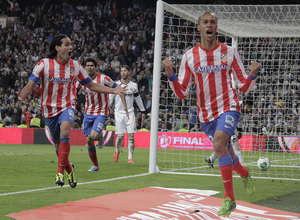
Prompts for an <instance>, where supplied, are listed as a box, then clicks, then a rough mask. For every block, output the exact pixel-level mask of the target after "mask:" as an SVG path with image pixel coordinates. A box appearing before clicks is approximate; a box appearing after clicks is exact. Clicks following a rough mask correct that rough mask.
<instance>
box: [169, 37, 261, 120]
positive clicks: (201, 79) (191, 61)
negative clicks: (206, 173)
mask: <svg viewBox="0 0 300 220" xmlns="http://www.w3.org/2000/svg"><path fill="white" fill-rule="evenodd" d="M231 77H233V80H234V81H235V83H236V85H237V87H238V88H239V90H240V91H242V92H244V93H246V92H247V91H249V90H250V89H251V88H253V86H254V85H255V82H256V80H251V79H250V77H249V76H248V75H247V73H246V71H245V68H244V66H243V63H242V60H241V58H240V55H239V53H238V52H237V51H236V49H235V48H233V47H230V46H227V45H225V44H223V43H220V42H219V41H217V45H216V47H215V48H214V49H211V50H206V49H204V48H202V47H201V44H198V45H197V46H195V47H193V48H192V49H190V50H188V51H187V52H186V53H185V54H184V55H183V57H182V60H181V65H180V72H179V76H178V78H177V79H176V80H174V81H172V80H171V79H169V83H170V86H171V88H172V89H173V91H174V92H175V93H176V95H177V96H178V97H179V98H180V99H183V98H184V97H186V96H187V94H188V93H189V90H190V87H191V84H192V79H193V81H194V83H195V89H196V91H195V93H196V102H197V108H198V116H199V120H200V122H204V123H207V122H210V121H213V120H214V119H216V118H218V117H219V116H220V115H221V114H222V113H224V112H227V111H240V104H239V100H238V99H239V97H238V92H237V90H236V89H234V88H233V86H232V78H231ZM172 78H173V77H172ZM175 78H176V77H175ZM175 78H174V79H175Z"/></svg>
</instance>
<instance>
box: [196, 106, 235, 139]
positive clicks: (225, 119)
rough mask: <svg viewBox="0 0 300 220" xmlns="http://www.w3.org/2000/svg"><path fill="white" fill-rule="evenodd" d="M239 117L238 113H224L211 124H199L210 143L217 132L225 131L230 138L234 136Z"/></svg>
mask: <svg viewBox="0 0 300 220" xmlns="http://www.w3.org/2000/svg"><path fill="white" fill-rule="evenodd" d="M240 115H241V113H240V112H237V111H228V112H224V113H223V114H221V115H220V116H219V117H218V118H216V119H215V120H213V121H211V122H208V123H202V122H201V123H200V124H201V126H202V129H203V131H204V133H205V134H206V136H207V137H208V138H209V140H210V141H211V142H213V139H214V136H215V132H216V131H217V130H221V131H225V132H226V133H227V134H228V135H229V136H230V137H231V136H232V135H233V134H234V131H235V128H236V126H237V124H238V122H239V118H240ZM229 140H230V139H229Z"/></svg>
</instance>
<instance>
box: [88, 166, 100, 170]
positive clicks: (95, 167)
mask: <svg viewBox="0 0 300 220" xmlns="http://www.w3.org/2000/svg"><path fill="white" fill-rule="evenodd" d="M98 170H99V166H94V165H93V166H92V167H91V169H89V171H98Z"/></svg>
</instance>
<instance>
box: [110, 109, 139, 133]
mask: <svg viewBox="0 0 300 220" xmlns="http://www.w3.org/2000/svg"><path fill="white" fill-rule="evenodd" d="M115 125H116V130H115V133H116V134H125V133H126V131H127V132H128V134H133V133H136V124H135V115H134V111H132V112H129V120H128V118H127V115H126V114H122V113H118V112H115Z"/></svg>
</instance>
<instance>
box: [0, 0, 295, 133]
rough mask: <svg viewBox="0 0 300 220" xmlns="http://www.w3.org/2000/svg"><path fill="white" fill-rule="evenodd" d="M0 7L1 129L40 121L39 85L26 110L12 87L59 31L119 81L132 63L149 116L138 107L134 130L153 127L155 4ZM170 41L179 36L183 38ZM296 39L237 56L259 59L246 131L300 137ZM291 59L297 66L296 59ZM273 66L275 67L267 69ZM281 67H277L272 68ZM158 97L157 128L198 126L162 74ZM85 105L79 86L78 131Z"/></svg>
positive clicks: (80, 55) (78, 56)
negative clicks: (8, 21) (5, 23)
mask: <svg viewBox="0 0 300 220" xmlns="http://www.w3.org/2000/svg"><path fill="white" fill-rule="evenodd" d="M4 4H6V7H3V8H1V9H0V15H1V16H2V17H3V16H9V17H17V19H16V20H15V21H14V23H13V26H12V27H8V28H3V29H0V123H1V124H2V125H3V126H19V125H20V124H25V125H27V126H30V121H31V119H32V118H40V119H41V120H42V116H41V108H40V99H39V97H40V93H41V89H40V88H39V87H37V88H36V89H35V90H34V92H33V94H32V95H31V96H30V97H28V98H27V99H26V100H25V102H26V107H25V108H24V107H23V108H22V107H21V105H20V103H19V102H18V101H17V100H18V98H17V92H20V91H21V89H22V88H23V87H24V86H25V85H26V82H27V80H28V77H29V76H30V75H31V73H32V70H33V68H34V66H35V65H36V63H37V62H38V61H39V60H40V59H42V58H44V57H46V55H47V53H48V46H49V42H50V41H51V40H52V38H53V36H54V35H56V34H58V33H62V34H66V35H67V36H69V37H70V39H71V41H72V46H73V55H72V56H73V59H75V60H78V61H80V62H81V63H82V64H84V62H85V59H86V58H88V57H92V58H94V59H96V60H97V63H98V68H99V70H98V72H101V73H104V74H106V75H108V76H109V77H111V78H112V79H113V80H115V81H116V80H118V79H119V78H120V66H121V65H125V64H126V65H129V66H130V67H131V69H132V80H133V81H134V82H136V83H137V84H138V86H139V90H140V91H139V92H140V95H141V97H142V100H143V101H144V106H145V108H146V112H147V117H146V119H145V120H143V121H142V117H141V113H140V112H139V111H138V108H136V110H137V117H136V123H137V128H138V129H141V128H146V129H150V120H151V99H152V97H151V95H152V77H153V74H152V70H153V54H154V34H155V33H154V26H155V8H154V7H146V6H145V5H144V4H143V3H141V2H138V1H133V3H132V5H130V6H129V7H122V6H121V5H118V3H117V1H112V0H110V1H106V2H103V3H102V2H99V1H98V2H94V3H93V4H87V5H84V4H80V5H75V4H73V3H72V2H68V1H61V2H59V1H57V2H53V1H37V4H30V5H29V4H27V5H21V4H20V2H18V1H16V0H11V1H10V0H7V2H4ZM19 4H20V5H19ZM172 31H174V30H172V28H170V29H168V28H166V30H165V31H164V32H165V33H167V34H168V32H170V38H171V37H172V33H171V32H172ZM183 35H184V34H183ZM183 35H182V36H183ZM185 37H186V36H185ZM174 39H175V41H176V40H178V41H180V40H182V39H180V36H179V37H178V36H177V37H174ZM174 39H173V40H174ZM294 41H295V42H293V44H291V45H294V47H293V48H291V47H290V46H289V43H290V42H287V41H285V42H282V43H278V42H277V44H276V42H273V41H272V39H268V40H266V41H264V42H262V43H260V44H254V42H250V41H249V42H247V41H245V44H244V47H243V48H241V51H240V53H241V55H242V56H245V57H246V56H249V57H248V58H245V60H250V59H251V58H254V59H257V60H258V62H261V64H262V71H261V73H260V77H259V78H260V79H259V80H258V82H257V85H256V87H255V89H254V91H252V92H251V93H250V94H248V96H247V97H256V98H251V101H250V102H248V101H245V103H244V105H243V109H242V111H243V113H244V114H243V115H244V117H243V121H242V124H243V128H244V131H245V132H257V133H265V134H276V133H277V134H278V133H280V134H295V135H298V134H299V132H300V122H299V114H300V71H299V66H300V64H299V52H297V48H299V46H300V45H299V39H294ZM280 44H281V45H282V44H286V45H287V47H286V48H288V49H286V50H289V51H280V50H279V48H277V47H276V46H274V45H280ZM257 45H259V48H257ZM181 47H183V45H179V48H180V49H183V50H184V48H181ZM270 51H271V52H270ZM272 51H274V53H272ZM164 53H165V54H163V55H168V56H173V57H174V58H175V60H176V59H177V60H178V62H179V61H180V60H181V57H182V53H181V50H176V49H174V50H172V48H169V49H168V50H167V51H164ZM281 56H290V59H289V60H290V63H283V64H280V65H279V64H278V62H280V57H281ZM296 60H297V62H298V63H296V62H294V61H296ZM276 62H277V63H276ZM245 66H247V64H245ZM270 66H273V67H275V68H273V69H268V68H269V67H270ZM279 66H281V67H282V68H276V67H279ZM266 91H267V92H266ZM160 94H161V95H160V109H159V110H160V111H159V131H175V130H176V131H177V130H180V129H187V130H189V131H191V132H196V131H201V127H200V125H199V123H198V119H197V113H196V112H197V111H196V107H195V103H194V102H195V100H194V99H193V97H192V96H193V94H192V95H191V99H186V100H182V101H180V100H179V99H177V98H175V97H174V95H173V94H172V92H171V90H169V89H168V84H167V79H166V78H165V77H164V76H162V83H161V92H160ZM278 94H279V96H280V97H279V96H278ZM84 102H85V96H84V94H83V91H82V90H79V91H78V97H77V113H76V120H75V122H76V123H74V127H75V128H81V127H82V120H83V112H84ZM249 103H251V108H249V105H248V104H249ZM113 118H114V117H113V112H112V113H111V116H110V117H109V120H108V124H109V125H113V124H114V119H113ZM41 126H43V125H41Z"/></svg>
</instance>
